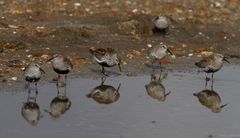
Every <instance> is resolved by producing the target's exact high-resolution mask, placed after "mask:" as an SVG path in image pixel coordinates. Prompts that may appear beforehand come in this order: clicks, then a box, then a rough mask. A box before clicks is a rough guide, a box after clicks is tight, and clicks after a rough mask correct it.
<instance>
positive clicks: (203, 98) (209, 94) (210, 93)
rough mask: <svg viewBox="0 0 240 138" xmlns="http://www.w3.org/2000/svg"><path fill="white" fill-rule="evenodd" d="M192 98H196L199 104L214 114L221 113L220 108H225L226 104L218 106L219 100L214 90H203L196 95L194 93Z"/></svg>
mask: <svg viewBox="0 0 240 138" xmlns="http://www.w3.org/2000/svg"><path fill="white" fill-rule="evenodd" d="M193 95H194V96H196V97H197V98H198V100H199V102H200V103H201V104H202V105H203V106H205V107H207V108H210V109H211V110H212V112H214V113H219V112H221V110H222V108H223V107H225V106H226V105H227V104H224V105H220V104H221V98H220V96H219V95H218V93H217V92H215V91H214V90H209V89H205V90H202V91H200V92H198V93H194V94H193Z"/></svg>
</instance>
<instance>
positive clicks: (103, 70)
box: [101, 66, 108, 76]
mask: <svg viewBox="0 0 240 138" xmlns="http://www.w3.org/2000/svg"><path fill="white" fill-rule="evenodd" d="M101 73H102V74H103V75H105V76H108V75H107V74H106V72H105V68H104V67H103V66H102V71H101Z"/></svg>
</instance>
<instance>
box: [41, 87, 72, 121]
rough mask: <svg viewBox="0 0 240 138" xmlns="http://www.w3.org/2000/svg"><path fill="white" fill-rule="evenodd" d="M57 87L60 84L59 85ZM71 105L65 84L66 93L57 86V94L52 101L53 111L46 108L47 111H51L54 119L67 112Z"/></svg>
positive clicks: (50, 113)
mask: <svg viewBox="0 0 240 138" xmlns="http://www.w3.org/2000/svg"><path fill="white" fill-rule="evenodd" d="M57 87H60V86H58V85H57ZM71 105H72V103H71V101H70V100H69V98H68V97H67V89H66V85H65V86H64V93H61V92H60V91H59V88H57V96H56V97H54V98H53V99H52V101H51V103H50V108H51V111H48V110H45V112H47V113H49V115H50V116H51V117H52V118H53V119H57V118H59V117H60V116H61V115H62V114H64V113H66V112H67V111H68V110H69V109H70V107H71Z"/></svg>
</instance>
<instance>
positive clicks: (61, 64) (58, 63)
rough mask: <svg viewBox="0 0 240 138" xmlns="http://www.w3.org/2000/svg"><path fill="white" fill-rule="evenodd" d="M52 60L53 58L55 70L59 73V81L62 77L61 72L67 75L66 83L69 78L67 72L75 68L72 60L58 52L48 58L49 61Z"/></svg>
mask: <svg viewBox="0 0 240 138" xmlns="http://www.w3.org/2000/svg"><path fill="white" fill-rule="evenodd" d="M51 60H53V61H52V67H53V70H54V71H55V72H56V73H57V74H58V81H59V80H60V78H61V74H63V75H64V76H65V83H66V78H67V75H66V74H68V73H69V72H70V71H71V70H72V68H73V65H72V63H71V61H70V60H69V59H68V58H66V57H64V56H62V55H58V54H55V55H53V57H52V58H50V59H48V60H47V62H48V61H51Z"/></svg>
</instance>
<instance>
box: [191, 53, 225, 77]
mask: <svg viewBox="0 0 240 138" xmlns="http://www.w3.org/2000/svg"><path fill="white" fill-rule="evenodd" d="M223 60H224V61H226V62H228V63H230V62H229V61H228V60H227V59H226V57H225V56H224V55H222V54H219V53H214V54H212V55H210V56H208V57H204V58H203V59H202V60H200V61H199V62H196V63H195V65H196V66H197V67H199V68H200V69H202V70H203V71H204V72H206V80H207V81H208V80H209V78H208V77H207V75H208V74H209V73H212V79H213V74H214V73H215V72H217V71H219V70H220V69H221V68H222V66H223Z"/></svg>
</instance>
